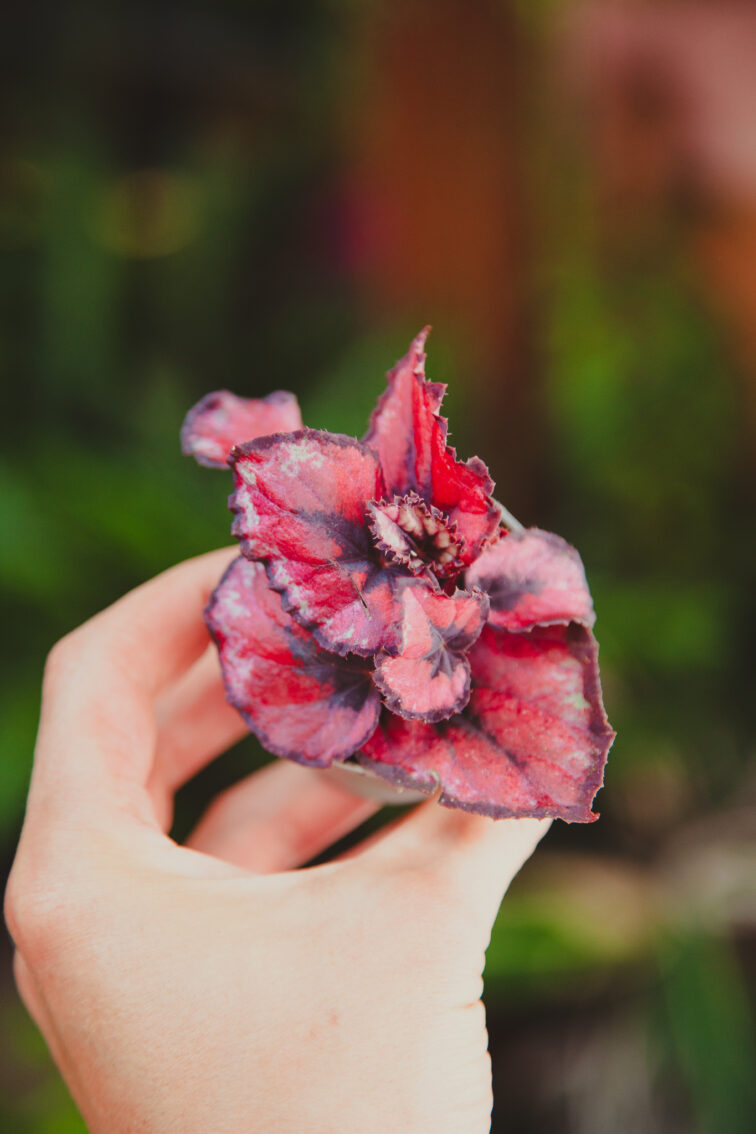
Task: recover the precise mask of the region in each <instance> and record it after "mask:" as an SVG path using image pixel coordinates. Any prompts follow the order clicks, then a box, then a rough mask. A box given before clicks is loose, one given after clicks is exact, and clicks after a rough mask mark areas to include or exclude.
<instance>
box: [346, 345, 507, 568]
mask: <svg viewBox="0 0 756 1134" xmlns="http://www.w3.org/2000/svg"><path fill="white" fill-rule="evenodd" d="M429 330H430V328H429V327H426V328H425V330H423V331H421V332H420V334H419V335H418V336H417V337H416V338H415V339H414V340H413V342H412V345H411V346H410V349H409V352H408V354H407V355H405V357H404V358H403V359H401V360H400V361H399V362H397V364H396V366H395V367H394V369H393V370H391V371H389V373H388V375H387V379H388V389H387V390H386V391H385V393H384V394H382V395H381V397H380V399H379V401H378V405H377V407H376V409H375V410H374V412H373V415H372V417H371V419H370V428H369V430H368V432H367V435H366V436H365V443H366V444H367V445H370V446H371V447H372V448H373V449H375V450H376V452H377V453H378V455H379V457H380V459H381V467H382V469H383V475H384V479H385V481H386V487H387V490H388V495H389V496H394V495H397V496H404V495H406V494H407V493H409V492H417V493H418V495H419V496H421V497H422V498H423V499H424V500H425V502H426V503H427V504H430V505H433V506H435V507H436V508H439V509H440V510H441V511H442V512H446V513H447V514H448V516H449V517H450V519H451V520H453V521H455V522H456V524H457V529H458V532H459V535H460V536H461V537H462V539H463V540H464V547H463V548H462V552H461V556H462V559H463V561H464V563H465V564H468V563H471V562H472V561H473V559H474V558H475V556H476V555H477V554H478V552H479V550H480V548H481V546H482V545H483V543H484V542H485V541H486V540H488V539H490V538H491V536H493V534H494V533H495V531H496V529H497V527H498V523H499V509H498V508H497V506H496V505H495V504H494V502H493V500H492V499H491V492H492V491H493V481H492V480H491V478H490V476H489V475H488V469H487V468H486V466H485V465H484V464H483V462H482V461H480V460H479V459H478V458H477V457H473V458H472V459H471V460H469V461H467V462H466V463H464V462H462V461H459V460H458V459H457V454H456V453H455V451H454V449H452V448H451V447H450V446H449V445H447V443H446V436H447V429H448V427H447V423H446V421H445V419H444V418H442V417H440V416H439V414H438V410H439V409H440V407H441V401H442V398H443V396H444V392H445V389H446V387H445V386H442V385H439V384H438V383H434V382H428V381H427V379H426V378H425V353H424V347H425V340H426V338H427V336H428V332H429Z"/></svg>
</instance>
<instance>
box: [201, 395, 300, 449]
mask: <svg viewBox="0 0 756 1134" xmlns="http://www.w3.org/2000/svg"><path fill="white" fill-rule="evenodd" d="M301 428H302V415H301V413H300V412H299V405H298V403H297V399H296V398H295V397H294V395H293V394H287V393H286V392H285V391H284V390H277V391H276V392H275V393H274V394H268V396H267V397H266V398H238V397H237V396H236V394H232V393H230V392H229V391H228V390H217V391H216V392H215V393H213V394H206V395H205V397H204V398H203V399H202V401H200V402H197V405H196V406H194V408H193V409H190V410H189V413H188V414H187V415H186V418H185V419H184V424H183V426H182V427H181V448H182V450H183V451H184V452H185V453H186V454H187V455H188V456H192V457H195V458H196V460H197V461H199V463H200V464H201V465H208V466H210V467H211V468H225V466H226V464H227V461H228V455H229V453H230V452H231V449H232V448H233V447H234V445H241V444H242V443H243V442H245V441H254V439H255V438H256V437H264V436H266V435H267V434H269V433H291V432H292V431H293V430H295V429H301Z"/></svg>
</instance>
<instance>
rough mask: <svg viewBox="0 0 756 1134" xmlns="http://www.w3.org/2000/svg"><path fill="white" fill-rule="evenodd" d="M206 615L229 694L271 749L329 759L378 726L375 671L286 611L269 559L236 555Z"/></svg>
mask: <svg viewBox="0 0 756 1134" xmlns="http://www.w3.org/2000/svg"><path fill="white" fill-rule="evenodd" d="M205 617H206V620H207V624H208V627H209V629H210V632H211V634H212V636H213V638H214V639H215V642H216V644H217V646H218V652H219V654H220V660H221V667H222V669H223V679H224V682H225V685H226V693H227V696H228V700H229V701H230V703H231V704H232V705H233V706H234V707H235V708H236V709H238V710H239V712H240V713H241V715H242V717H243V718H244V720H245V721H246V723H247V725H248V727H249V728H250V729H251V730H252V732H254V733H255V734H256V735H257V736H258V737H259V739H260V741H261V743H262V744H263V745H264V747H265V748H267V749H268V751H270V752H273V753H274V754H275V755H277V756H286V757H288V758H290V759H293V760H297V761H298V762H299V763H302V764H314V765H319V766H323V765H328V764H330V763H331V762H332V761H333V760H342V759H344V758H345V757H346V756H349V755H351V753H352V752H354V751H355V749H357V748H359V747H360V745H361V744H363V743H364V741H365V740H366V739H367V738H368V737H369V736H370V734H371V733H372V732H373V730H374V729H375V726H376V722H377V720H378V713H379V711H380V698H379V696H378V692H377V690H376V689H375V687H374V685H373V683H372V680H371V674H370V670H369V669H368V668H367V666H366V665H365V663H364V662H359V661H356V660H355V661H353V662H351V663H350V662H347V661H345V660H344V658H341V657H338V656H337V655H335V654H329V653H327V652H326V651H325V650H322V649H321V648H320V647H319V646H318V644H317V643H316V641H315V640H314V638H313V637H312V635H311V634H310V633H308V631H307V630H305V629H303V627H301V626H299V625H298V624H297V623H296V622H295V621H294V620H293V619H292V618H291V616H290V615H288V614H286V612H285V611H284V609H283V607H282V605H281V597H280V595H278V594H276V592H275V591H273V590H271V589H270V587H269V585H268V581H267V579H266V576H265V569H264V567H263V566H262V564H260V563H250V562H248V560H246V559H244V558H239V559H236V560H235V561H234V562H233V563H232V564H231V566H230V567H229V569H228V570H227V571H226V573H225V575H224V576H223V579H222V580H221V582H220V583H219V585H218V587H217V588H216V590H215V592H214V594H213V596H212V598H211V600H210V603H209V605H208V608H207V611H206V613H205Z"/></svg>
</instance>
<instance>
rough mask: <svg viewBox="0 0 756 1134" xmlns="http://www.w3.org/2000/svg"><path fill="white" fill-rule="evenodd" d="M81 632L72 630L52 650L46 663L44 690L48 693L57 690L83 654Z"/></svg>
mask: <svg viewBox="0 0 756 1134" xmlns="http://www.w3.org/2000/svg"><path fill="white" fill-rule="evenodd" d="M81 637H82V635H81V630H80V629H77V630H72V631H71V632H70V633H69V634H66V635H65V637H63V638H60V639H59V640H58V641H57V642H56V643H55V645H54V646H53V647H52V649H51V650H50V652H49V654H48V655H47V660H46V662H45V670H44V677H43V688H44V689H45V691H46V692H50V691H51V690H53V689H55V688H56V687H57V686H58V685H59V683H60V681H61V679H62V678H63V677H64V676H65V675H66V674H67V673H69V672H70V670H71V668H72V666H73V665H75V663H76V660H77V658H78V657H79V656H80V654H81Z"/></svg>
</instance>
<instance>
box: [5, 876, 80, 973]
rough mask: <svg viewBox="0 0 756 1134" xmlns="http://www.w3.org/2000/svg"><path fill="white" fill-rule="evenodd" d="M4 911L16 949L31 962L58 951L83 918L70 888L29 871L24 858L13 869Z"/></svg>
mask: <svg viewBox="0 0 756 1134" xmlns="http://www.w3.org/2000/svg"><path fill="white" fill-rule="evenodd" d="M3 913H4V916H5V923H6V925H7V927H8V932H9V933H10V935H11V937H12V939H13V942H14V944H15V946H16V948H17V949H18V951H19V952H20V953H22V954H23V956H24V957H26V958H27V960H32V961H34V960H36V959H44V960H47V959H48V958H49V957H50V956H52V955H54V954H56V953H57V952H58V951H59V949H60V948H61V946H62V945H63V944H64V943H65V942H66V941H67V940H69V939H70V938H71V936H72V934H74V933H75V932H76V930H77V927H79V926H80V925H81V924H82V921H83V920H84V919H83V914H84V911H83V910H82V909H81V908H80V903H79V902H77V900H76V895H75V892H74V891H73V889H72V888H71V887H68V886H63V885H59V884H57V883H56V882H55V881H54V880H53V879H49V878H46V877H43V876H41V875H40V874H38V873H36V872H31V871H29V870H28V869H27V867H26V865H25V864H24V862H23V860H22V861H20V862H18V861H17V862H16V864H15V865H14V867H13V869H12V871H11V874H10V878H9V880H8V884H7V887H6V890H5V897H4V903H3Z"/></svg>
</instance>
